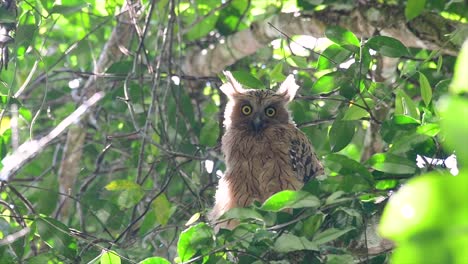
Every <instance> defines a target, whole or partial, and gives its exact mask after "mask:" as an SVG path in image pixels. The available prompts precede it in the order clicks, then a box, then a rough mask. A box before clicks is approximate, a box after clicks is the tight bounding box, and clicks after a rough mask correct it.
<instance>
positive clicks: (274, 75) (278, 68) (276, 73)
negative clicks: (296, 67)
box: [270, 62, 286, 82]
mask: <svg viewBox="0 0 468 264" xmlns="http://www.w3.org/2000/svg"><path fill="white" fill-rule="evenodd" d="M285 79H286V76H285V75H284V74H283V62H279V63H277V64H276V65H275V67H273V70H271V72H270V80H271V82H282V81H284V80H285Z"/></svg>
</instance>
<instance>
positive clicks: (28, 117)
mask: <svg viewBox="0 0 468 264" xmlns="http://www.w3.org/2000/svg"><path fill="white" fill-rule="evenodd" d="M18 112H19V114H20V115H21V116H22V117H23V118H24V119H26V121H28V122H31V120H32V114H31V111H30V110H29V109H27V108H25V107H23V106H21V107H20V108H19V110H18Z"/></svg>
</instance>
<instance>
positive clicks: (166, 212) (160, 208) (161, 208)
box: [152, 193, 174, 226]
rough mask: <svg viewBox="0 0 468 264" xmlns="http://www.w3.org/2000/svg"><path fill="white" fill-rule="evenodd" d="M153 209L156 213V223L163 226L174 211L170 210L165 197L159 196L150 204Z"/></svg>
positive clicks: (169, 204) (170, 206) (170, 207)
mask: <svg viewBox="0 0 468 264" xmlns="http://www.w3.org/2000/svg"><path fill="white" fill-rule="evenodd" d="M152 206H153V208H154V209H155V211H156V212H157V214H156V221H158V223H160V224H161V225H163V226H165V225H166V224H167V222H168V221H169V218H170V217H171V215H172V213H173V212H174V210H173V209H172V205H171V203H170V202H169V201H168V200H167V198H166V195H164V193H163V194H161V195H159V196H158V197H157V198H156V199H155V200H154V201H153V204H152Z"/></svg>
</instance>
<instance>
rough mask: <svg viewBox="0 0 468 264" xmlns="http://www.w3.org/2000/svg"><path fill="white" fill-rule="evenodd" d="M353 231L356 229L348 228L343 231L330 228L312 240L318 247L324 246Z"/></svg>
mask: <svg viewBox="0 0 468 264" xmlns="http://www.w3.org/2000/svg"><path fill="white" fill-rule="evenodd" d="M353 229H354V227H347V228H345V229H342V230H340V229H336V228H329V229H326V230H324V231H323V232H320V233H318V234H315V235H314V239H312V242H314V243H316V244H317V245H322V244H325V243H328V242H331V241H333V240H335V239H337V238H339V237H341V236H342V235H344V234H346V233H348V232H349V231H351V230H353Z"/></svg>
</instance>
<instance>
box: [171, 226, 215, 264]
mask: <svg viewBox="0 0 468 264" xmlns="http://www.w3.org/2000/svg"><path fill="white" fill-rule="evenodd" d="M213 235H214V234H213V230H212V229H211V228H210V227H209V226H208V225H207V224H205V223H199V224H196V225H194V226H191V227H189V228H187V229H185V230H184V231H183V232H182V233H181V234H180V236H179V242H178V243H177V254H178V255H179V258H180V260H181V261H182V262H184V261H187V260H189V259H191V258H192V257H193V256H194V255H195V254H196V253H197V251H198V250H200V249H205V251H208V250H210V247H211V246H212V244H213Z"/></svg>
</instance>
